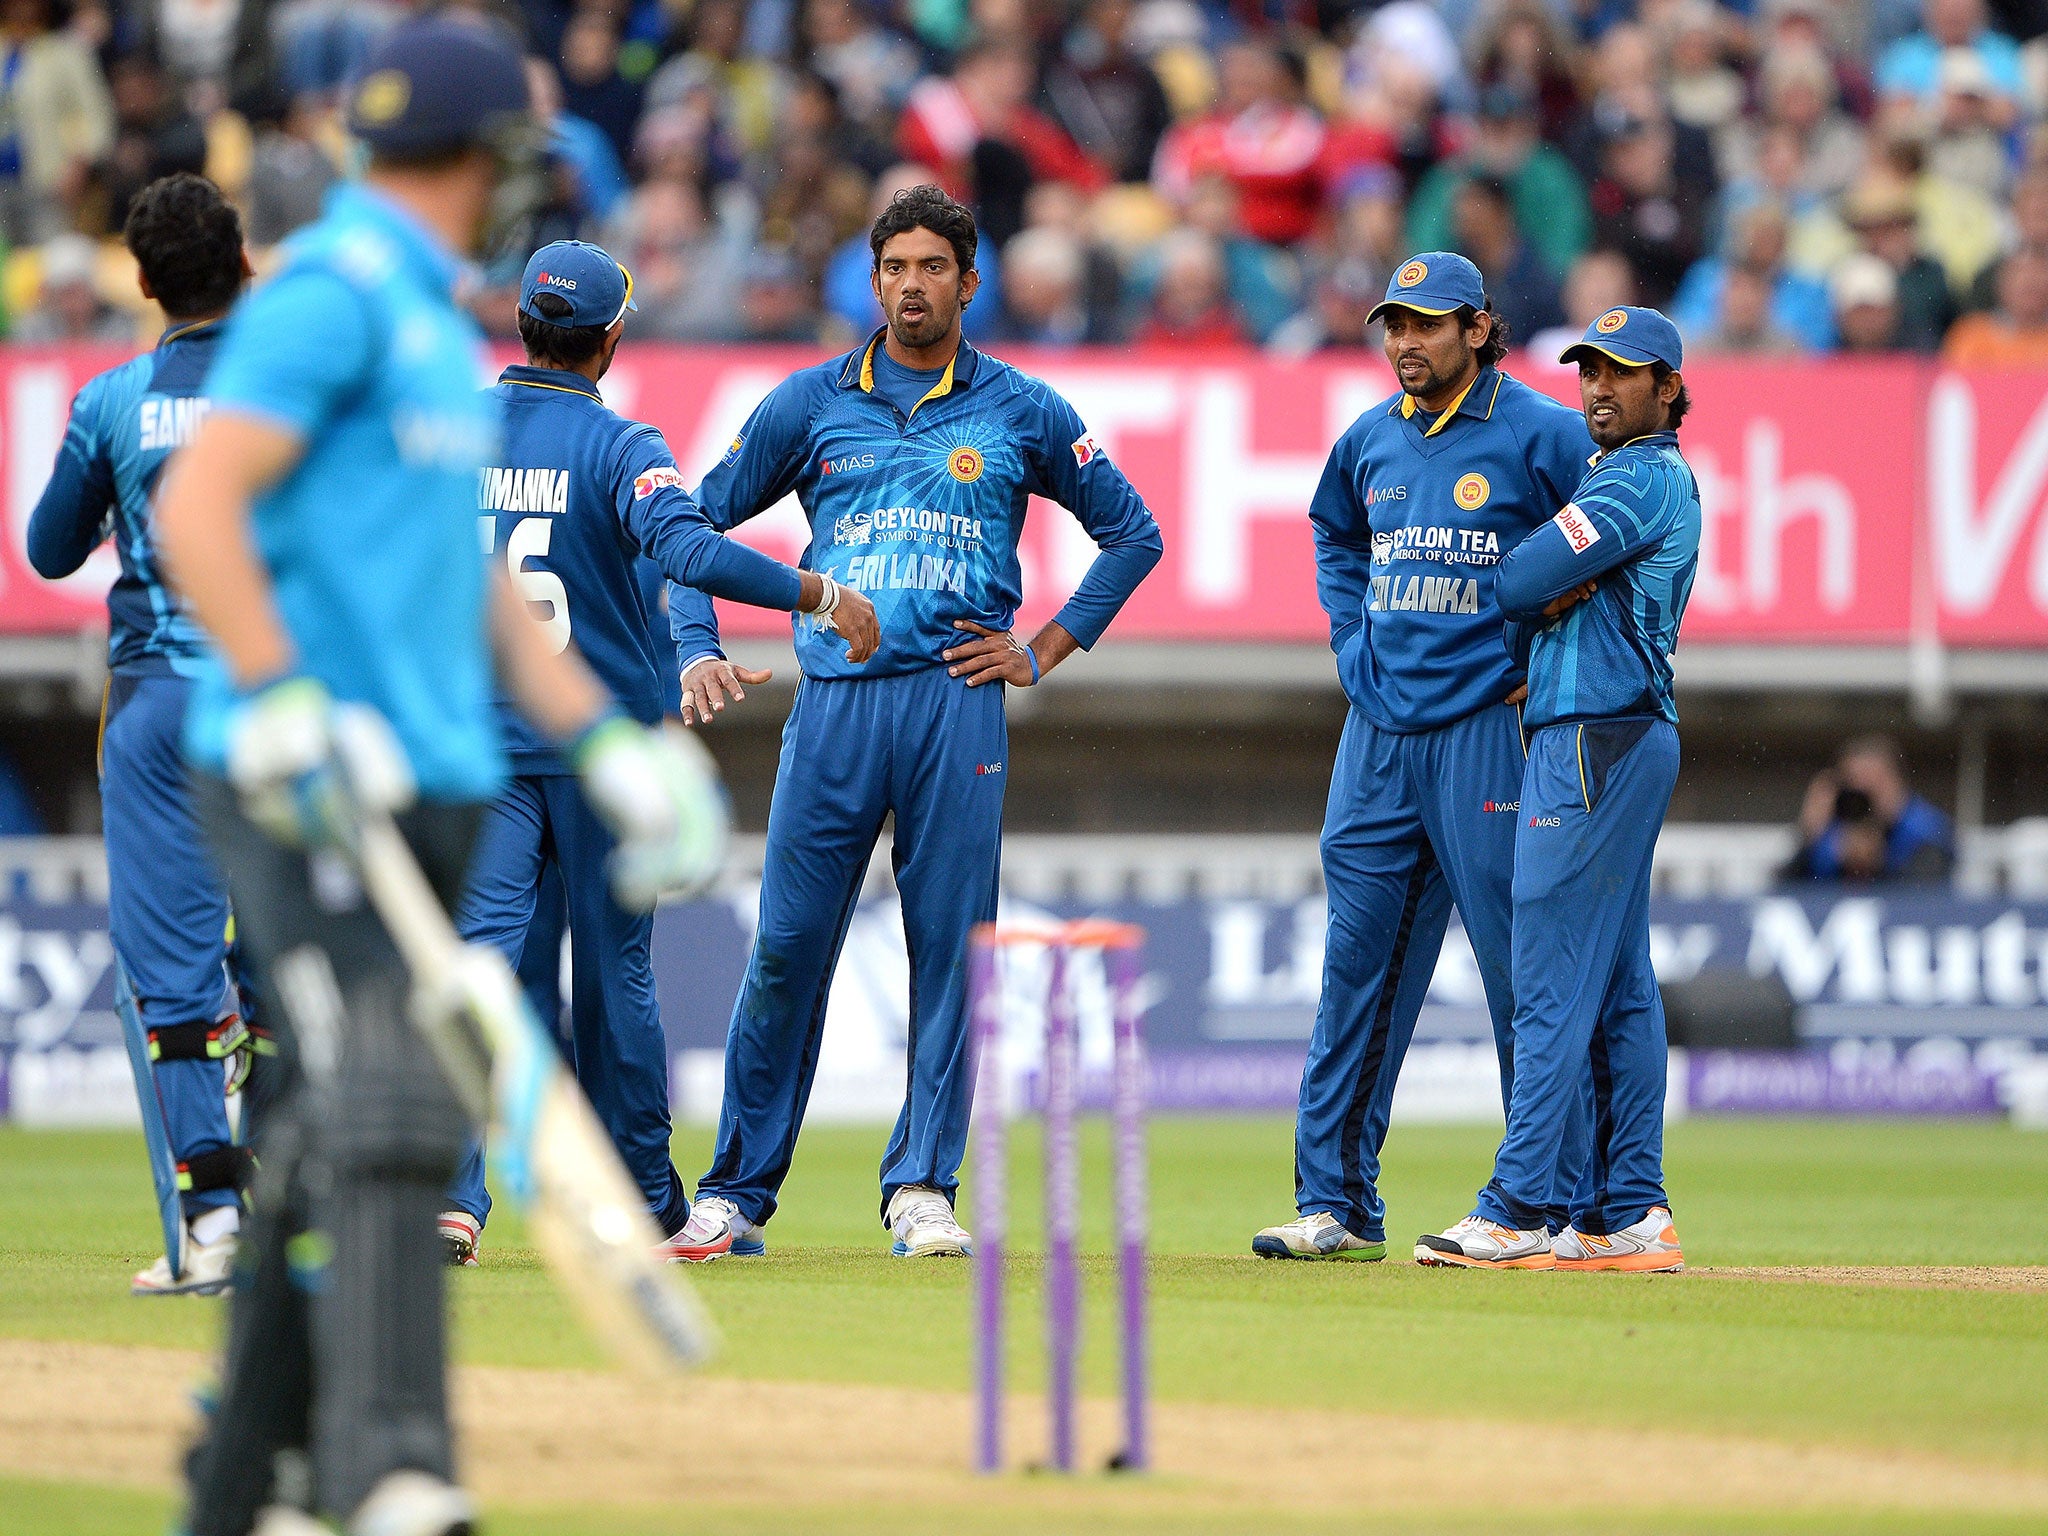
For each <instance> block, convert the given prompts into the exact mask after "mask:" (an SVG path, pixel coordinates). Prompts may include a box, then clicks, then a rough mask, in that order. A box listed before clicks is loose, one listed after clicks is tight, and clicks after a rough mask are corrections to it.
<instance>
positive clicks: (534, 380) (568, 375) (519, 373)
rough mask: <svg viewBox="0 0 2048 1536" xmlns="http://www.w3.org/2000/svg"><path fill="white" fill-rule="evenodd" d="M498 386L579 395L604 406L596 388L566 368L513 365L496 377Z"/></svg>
mask: <svg viewBox="0 0 2048 1536" xmlns="http://www.w3.org/2000/svg"><path fill="white" fill-rule="evenodd" d="M498 382H499V383H500V384H521V385H524V386H525V387H526V388H528V389H553V390H559V391H560V392H561V393H563V394H565V395H581V396H583V397H584V398H585V399H586V400H595V401H596V402H597V403H598V404H599V405H602V404H604V396H602V395H600V394H599V393H598V392H597V386H596V385H595V384H593V383H591V382H590V380H588V379H586V378H585V377H584V376H583V375H582V374H580V373H574V372H571V371H570V370H569V369H567V368H536V367H534V366H533V365H532V364H531V363H514V364H512V365H511V366H510V367H509V368H507V369H506V370H505V371H504V372H503V373H501V374H499V375H498Z"/></svg>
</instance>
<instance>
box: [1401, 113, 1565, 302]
mask: <svg viewBox="0 0 2048 1536" xmlns="http://www.w3.org/2000/svg"><path fill="white" fill-rule="evenodd" d="M1475 175H1479V176H1494V177H1498V178H1499V179H1500V180H1501V181H1503V182H1505V183H1506V184H1507V188H1508V193H1509V195H1510V196H1511V197H1512V198H1513V199H1514V205H1515V222H1516V223H1518V224H1519V225H1521V227H1522V229H1523V231H1524V232H1525V233H1526V235H1527V236H1528V240H1529V245H1530V247H1531V248H1532V249H1533V250H1534V251H1535V252H1536V255H1537V256H1538V258H1540V259H1541V260H1542V262H1543V264H1544V266H1546V267H1548V268H1549V269H1550V273H1551V275H1552V276H1553V277H1557V278H1562V277H1563V276H1564V274H1565V273H1566V272H1567V271H1569V270H1570V269H1571V264H1572V263H1573V262H1574V261H1576V260H1577V259H1578V258H1579V255H1580V253H1582V252H1583V251H1584V250H1585V249H1586V247H1587V246H1588V245H1589V244H1590V243H1591V240H1592V217H1591V215H1590V214H1588V212H1587V211H1586V188H1585V185H1584V183H1582V182H1581V181H1580V179H1579V173H1578V172H1577V171H1575V170H1573V169H1572V165H1571V162H1570V161H1569V160H1567V159H1565V157H1564V156H1563V155H1562V154H1560V153H1559V152H1558V151H1557V150H1556V149H1554V148H1552V147H1551V146H1550V145H1548V144H1545V143H1544V142H1543V141H1542V139H1541V138H1539V137H1538V135H1537V111H1536V103H1535V102H1534V101H1533V100H1532V99H1530V97H1529V96H1528V95H1527V93H1525V92H1524V91H1522V90H1520V89H1519V88H1518V87H1515V86H1512V85H1494V86H1489V87H1487V89H1486V90H1485V91H1484V92H1482V93H1481V95H1480V98H1479V113H1478V118H1477V121H1476V124H1475V132H1474V135H1473V140H1472V146H1471V148H1470V149H1468V150H1467V151H1466V152H1465V153H1464V154H1462V155H1459V156H1458V157H1456V158H1455V159H1451V160H1446V161H1443V162H1442V163H1440V164H1439V165H1437V166H1436V167H1435V169H1433V170H1432V171H1430V173H1429V174H1428V175H1427V176H1425V177H1423V178H1422V182H1421V184H1420V185H1419V186H1417V187H1416V189H1415V197H1414V199H1413V200H1412V201H1411V202H1410V203H1409V205H1408V248H1409V249H1410V250H1413V251H1446V250H1455V249H1456V248H1457V247H1456V245H1455V243H1454V242H1455V240H1456V237H1457V231H1456V228H1455V220H1454V219H1453V217H1452V213H1453V207H1454V205H1455V203H1456V201H1457V194H1458V188H1459V187H1461V186H1462V185H1464V183H1465V181H1466V179H1467V178H1468V177H1471V176H1475Z"/></svg>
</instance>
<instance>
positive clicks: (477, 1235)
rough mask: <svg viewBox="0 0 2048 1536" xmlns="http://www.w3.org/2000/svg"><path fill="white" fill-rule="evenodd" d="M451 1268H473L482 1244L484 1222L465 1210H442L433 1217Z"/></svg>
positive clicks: (477, 1260)
mask: <svg viewBox="0 0 2048 1536" xmlns="http://www.w3.org/2000/svg"><path fill="white" fill-rule="evenodd" d="M434 1226H435V1227H436V1229H438V1230H439V1232H440V1234H441V1243H442V1246H443V1247H444V1248H445V1249H446V1250H447V1257H448V1265H449V1267H450V1268H451V1269H475V1268H476V1267H477V1264H478V1263H479V1262H480V1260H479V1259H478V1258H477V1250H478V1249H479V1248H481V1247H483V1245H484V1224H483V1223H482V1222H480V1221H478V1220H477V1219H476V1218H475V1217H474V1216H472V1215H470V1214H469V1212H467V1211H443V1212H442V1213H441V1214H440V1215H439V1216H437V1217H435V1218H434Z"/></svg>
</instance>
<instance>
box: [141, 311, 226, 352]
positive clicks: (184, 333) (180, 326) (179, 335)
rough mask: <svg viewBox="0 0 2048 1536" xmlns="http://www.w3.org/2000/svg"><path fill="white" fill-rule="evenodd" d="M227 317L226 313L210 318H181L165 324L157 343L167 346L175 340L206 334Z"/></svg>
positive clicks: (185, 339)
mask: <svg viewBox="0 0 2048 1536" xmlns="http://www.w3.org/2000/svg"><path fill="white" fill-rule="evenodd" d="M226 318H227V316H225V315H215V316H214V317H213V318H212V319H210V320H180V321H179V322H177V324H175V325H167V326H165V327H164V333H163V335H161V336H159V337H157V339H156V344H157V345H158V346H160V347H166V346H169V345H170V344H171V343H172V342H174V341H190V340H191V339H192V338H193V337H194V336H204V335H205V334H206V333H207V332H208V331H211V330H213V329H214V328H215V327H216V326H218V325H219V324H220V323H221V321H223V320H225V319H226Z"/></svg>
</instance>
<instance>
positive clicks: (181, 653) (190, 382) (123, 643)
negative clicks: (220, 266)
mask: <svg viewBox="0 0 2048 1536" xmlns="http://www.w3.org/2000/svg"><path fill="white" fill-rule="evenodd" d="M220 337H221V322H220V321H218V320H199V321H194V322H192V323H190V324H186V325H174V326H172V327H171V328H170V329H168V330H166V331H165V332H164V333H163V335H162V336H161V337H159V338H158V339H157V344H156V350H155V351H153V352H145V353H144V354H143V355H142V356H140V357H136V358H130V359H129V360H128V361H127V362H125V363H123V364H121V366H120V367H118V368H110V369H108V370H107V371H106V372H105V373H102V374H100V375H99V376H98V377H96V378H93V379H90V380H88V381H87V382H86V385H85V387H84V388H83V389H81V390H80V391H79V392H78V397H77V398H76V399H75V400H73V401H72V402H71V420H70V421H69V422H68V423H67V424H66V425H65V428H64V442H63V444H62V446H61V447H59V449H58V450H57V463H56V467H55V468H54V469H52V470H51V472H50V480H49V483H48V484H47V485H45V486H44V487H43V494H42V499H41V500H39V501H38V502H37V503H36V509H35V512H34V513H33V514H32V515H31V516H30V518H29V524H28V558H29V564H31V565H33V566H34V567H35V569H36V572H37V574H38V575H41V576H44V577H47V578H49V579H50V580H52V581H55V580H57V579H58V578H60V577H64V576H69V575H70V574H71V573H72V572H73V571H75V570H77V569H78V568H79V567H80V566H81V565H83V564H85V561H86V557H87V556H88V555H90V554H91V553H92V552H93V551H94V550H95V549H97V548H98V547H99V544H100V541H101V540H102V539H105V538H108V537H110V536H111V537H112V539H113V541H114V549H115V551H116V553H117V554H119V556H120V558H121V574H120V575H119V576H118V577H117V578H116V579H115V582H114V585H113V588H112V589H111V590H110V591H109V592H108V593H107V617H108V621H109V622H108V626H107V665H108V667H109V668H110V669H111V670H113V671H116V672H131V673H155V672H177V673H182V674H189V673H191V672H192V671H194V670H195V669H196V667H197V664H198V660H199V658H200V657H201V656H203V655H205V653H206V637H205V634H204V632H203V631H202V630H201V629H200V628H199V626H198V624H196V623H195V622H193V620H192V619H191V618H190V617H189V616H187V615H186V613H185V612H184V610H183V609H181V608H180V607H179V606H178V602H177V599H176V598H174V597H172V595H171V593H170V590H169V588H168V587H167V586H166V585H165V584H164V578H163V571H162V569H161V568H160V567H159V565H158V563H157V555H156V545H155V543H154V542H153V541H152V539H151V537H150V528H149V516H150V497H151V496H152V495H153V494H154V493H155V490H156V481H157V476H158V475H159V474H160V473H162V471H163V467H164V461H165V460H167V459H168V458H169V457H170V456H171V452H172V450H173V449H176V448H182V447H183V446H184V445H185V444H186V443H188V442H190V441H191V440H192V434H193V433H194V432H195V431H196V430H197V429H198V426H199V423H200V421H201V420H202V419H203V418H204V416H205V415H206V410H207V404H208V402H207V399H206V397H205V396H204V395H202V394H201V393H200V387H201V385H203V384H204V383H205V381H206V374H207V370H208V369H209V368H211V367H212V366H213V356H214V351H215V349H216V347H217V345H218V344H219V341H220Z"/></svg>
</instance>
